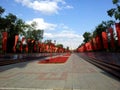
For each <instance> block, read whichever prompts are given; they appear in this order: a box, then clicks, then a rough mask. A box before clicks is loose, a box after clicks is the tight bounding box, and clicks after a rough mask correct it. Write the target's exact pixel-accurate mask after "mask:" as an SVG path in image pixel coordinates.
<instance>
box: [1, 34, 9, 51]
mask: <svg viewBox="0 0 120 90" xmlns="http://www.w3.org/2000/svg"><path fill="white" fill-rule="evenodd" d="M7 36H8V33H7V32H2V50H3V51H5V52H6V50H7Z"/></svg>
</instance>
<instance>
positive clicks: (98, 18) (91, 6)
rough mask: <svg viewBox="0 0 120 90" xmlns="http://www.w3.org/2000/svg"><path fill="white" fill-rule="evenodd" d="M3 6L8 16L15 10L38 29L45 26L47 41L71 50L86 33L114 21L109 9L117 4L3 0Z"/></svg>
mask: <svg viewBox="0 0 120 90" xmlns="http://www.w3.org/2000/svg"><path fill="white" fill-rule="evenodd" d="M0 6H2V7H3V8H5V14H6V15H7V14H8V13H13V14H15V15H16V16H17V17H18V18H21V19H23V20H24V21H25V22H26V23H28V24H30V23H31V22H33V21H36V22H37V28H39V29H44V40H45V39H52V40H53V41H54V40H56V43H57V44H59V43H61V44H63V45H64V46H65V47H66V46H69V47H70V49H75V48H77V47H78V46H79V45H80V44H81V43H82V41H83V37H82V35H83V33H84V32H86V31H87V32H92V31H93V30H94V29H95V27H96V26H97V25H98V24H100V23H101V22H102V21H107V20H111V19H112V18H110V17H109V16H108V15H107V12H106V11H107V10H109V9H111V8H113V7H114V5H113V4H112V0H0ZM44 40H43V41H44Z"/></svg>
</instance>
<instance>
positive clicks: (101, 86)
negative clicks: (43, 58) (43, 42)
mask: <svg viewBox="0 0 120 90" xmlns="http://www.w3.org/2000/svg"><path fill="white" fill-rule="evenodd" d="M38 62H39V60H36V61H31V62H23V63H18V64H12V65H7V66H1V67H0V90H1V89H2V90H4V89H9V90H17V89H18V90H37V89H38V90H39V89H40V90H43V89H44V90H120V81H119V80H118V79H117V78H115V77H114V76H112V75H110V74H108V73H106V72H104V71H103V70H101V69H99V68H97V67H95V66H94V65H92V64H90V63H88V62H86V61H85V60H83V59H82V58H80V57H79V56H77V55H76V54H72V55H71V56H70V58H69V60H68V61H67V62H66V63H62V64H38Z"/></svg>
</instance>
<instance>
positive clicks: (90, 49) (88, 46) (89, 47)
mask: <svg viewBox="0 0 120 90" xmlns="http://www.w3.org/2000/svg"><path fill="white" fill-rule="evenodd" d="M85 47H86V51H92V45H91V43H90V42H87V43H86V44H85Z"/></svg>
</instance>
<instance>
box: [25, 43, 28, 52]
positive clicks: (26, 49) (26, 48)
mask: <svg viewBox="0 0 120 90" xmlns="http://www.w3.org/2000/svg"><path fill="white" fill-rule="evenodd" d="M25 51H26V52H27V53H28V45H26V47H25Z"/></svg>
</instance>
